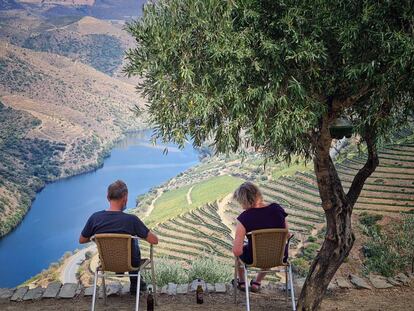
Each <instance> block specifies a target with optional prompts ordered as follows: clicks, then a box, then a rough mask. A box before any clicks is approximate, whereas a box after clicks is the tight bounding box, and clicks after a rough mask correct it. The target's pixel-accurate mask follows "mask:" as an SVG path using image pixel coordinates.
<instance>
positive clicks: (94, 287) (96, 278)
mask: <svg viewBox="0 0 414 311" xmlns="http://www.w3.org/2000/svg"><path fill="white" fill-rule="evenodd" d="M97 283H98V269H96V271H95V277H94V279H93V295H92V308H91V311H95V303H96V287H97V286H96V285H97Z"/></svg>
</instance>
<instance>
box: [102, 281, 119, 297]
mask: <svg viewBox="0 0 414 311" xmlns="http://www.w3.org/2000/svg"><path fill="white" fill-rule="evenodd" d="M120 292H121V283H110V284H108V285H106V296H107V297H109V296H119V294H120Z"/></svg>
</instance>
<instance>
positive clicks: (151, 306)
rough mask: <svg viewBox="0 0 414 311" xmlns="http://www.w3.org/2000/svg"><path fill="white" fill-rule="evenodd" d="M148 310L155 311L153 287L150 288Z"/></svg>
mask: <svg viewBox="0 0 414 311" xmlns="http://www.w3.org/2000/svg"><path fill="white" fill-rule="evenodd" d="M147 311H154V296H153V295H152V287H149V288H148V296H147Z"/></svg>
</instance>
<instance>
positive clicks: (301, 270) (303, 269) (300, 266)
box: [291, 257, 310, 277]
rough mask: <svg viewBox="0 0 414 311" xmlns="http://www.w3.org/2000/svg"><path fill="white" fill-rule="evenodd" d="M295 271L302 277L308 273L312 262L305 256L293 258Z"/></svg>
mask: <svg viewBox="0 0 414 311" xmlns="http://www.w3.org/2000/svg"><path fill="white" fill-rule="evenodd" d="M291 263H292V269H293V272H295V273H296V274H297V275H299V276H301V277H305V276H306V275H307V274H308V271H309V267H310V264H309V262H308V261H307V260H305V258H303V257H301V258H294V259H292V260H291Z"/></svg>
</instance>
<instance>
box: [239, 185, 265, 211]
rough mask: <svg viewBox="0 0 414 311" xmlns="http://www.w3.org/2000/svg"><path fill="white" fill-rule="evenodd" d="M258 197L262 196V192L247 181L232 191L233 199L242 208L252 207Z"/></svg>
mask: <svg viewBox="0 0 414 311" xmlns="http://www.w3.org/2000/svg"><path fill="white" fill-rule="evenodd" d="M258 198H262V193H261V192H260V190H259V188H258V187H257V186H256V185H255V184H253V183H251V182H249V181H247V182H245V183H243V184H241V185H240V187H239V188H237V189H236V191H234V193H233V199H235V200H236V201H237V202H239V204H240V205H241V206H242V207H243V208H244V209H249V208H252V207H253V205H254V204H255V203H256V201H257V199H258Z"/></svg>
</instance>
